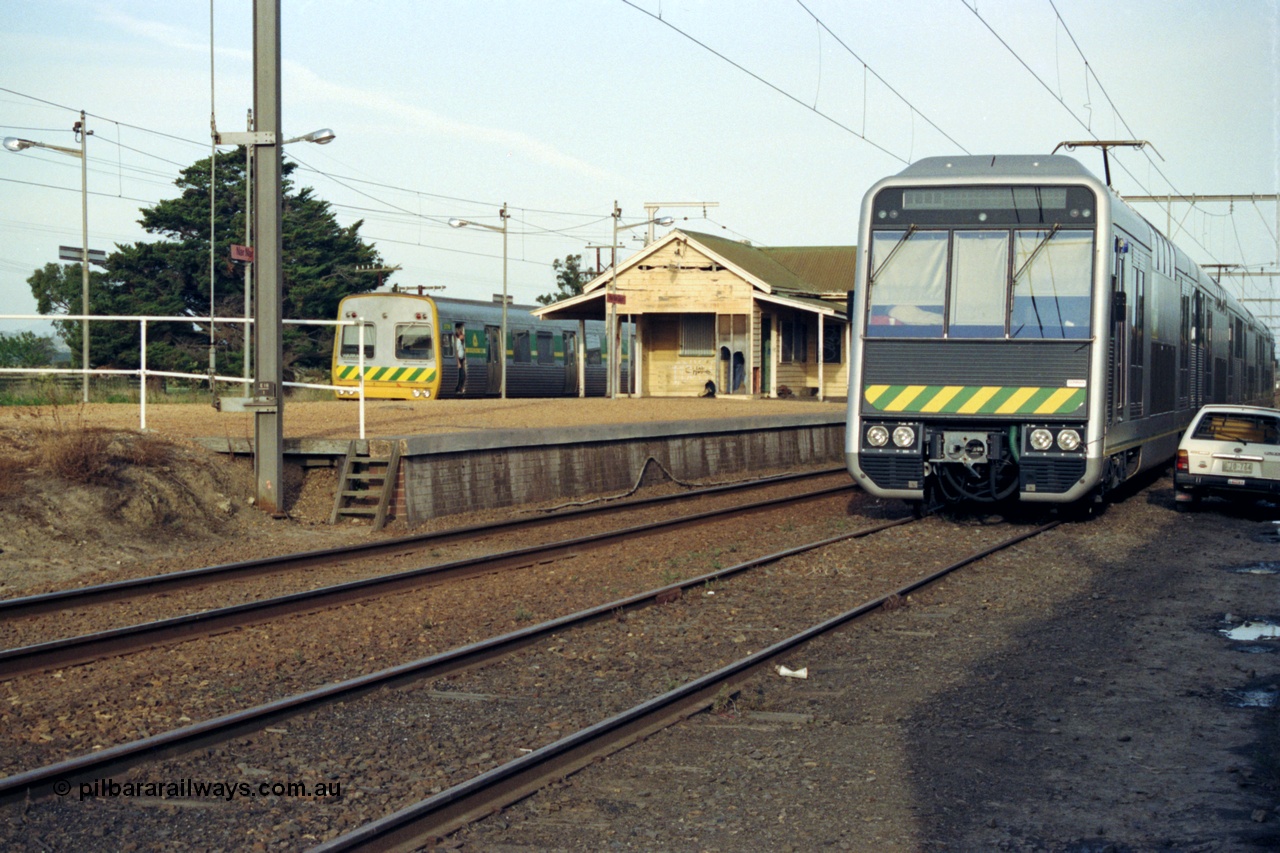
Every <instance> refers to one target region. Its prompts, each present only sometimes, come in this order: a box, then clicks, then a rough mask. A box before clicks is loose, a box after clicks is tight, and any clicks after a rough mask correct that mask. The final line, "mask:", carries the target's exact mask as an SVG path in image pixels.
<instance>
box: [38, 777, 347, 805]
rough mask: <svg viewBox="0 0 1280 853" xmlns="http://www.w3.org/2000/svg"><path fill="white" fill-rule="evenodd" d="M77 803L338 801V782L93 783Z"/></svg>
mask: <svg viewBox="0 0 1280 853" xmlns="http://www.w3.org/2000/svg"><path fill="white" fill-rule="evenodd" d="M53 792H54V793H55V794H57V795H58V796H59V797H65V796H67V795H68V794H70V793H71V792H72V786H71V783H70V782H68V781H66V780H65V779H60V780H58V781H57V782H54V783H53ZM79 794H80V799H81V800H92V799H99V798H105V797H163V798H166V799H183V798H186V799H220V800H226V801H228V802H230V801H231V800H234V799H238V798H243V799H253V798H256V797H312V798H316V797H341V796H342V783H341V782H312V783H307V782H241V781H236V780H234V779H227V780H223V781H206V780H203V779H178V780H175V781H172V782H155V781H145V782H117V781H116V780H114V779H95V780H93V781H92V782H81V783H80V784H79Z"/></svg>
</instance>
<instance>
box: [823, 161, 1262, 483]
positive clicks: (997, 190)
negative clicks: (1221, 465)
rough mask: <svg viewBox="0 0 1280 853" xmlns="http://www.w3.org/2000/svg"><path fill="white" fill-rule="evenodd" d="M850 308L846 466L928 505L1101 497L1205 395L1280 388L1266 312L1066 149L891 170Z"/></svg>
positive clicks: (864, 238) (1174, 431)
mask: <svg viewBox="0 0 1280 853" xmlns="http://www.w3.org/2000/svg"><path fill="white" fill-rule="evenodd" d="M849 318H850V322H851V324H852V339H853V346H852V349H851V354H852V358H851V364H850V373H849V376H850V379H849V398H848V409H849V410H848V426H847V435H846V441H845V459H846V464H847V467H848V469H849V472H850V473H851V474H852V475H853V477H854V480H855V481H856V482H857V483H858V484H859V485H860V486H861V487H863V488H865V489H866V490H867V491H868V492H871V493H872V494H875V495H879V496H883V497H889V498H899V499H904V500H906V501H910V502H917V504H918V505H936V504H940V503H959V502H970V501H977V502H996V501H1003V500H1021V501H1038V502H1057V503H1071V502H1077V501H1082V500H1084V499H1091V500H1097V499H1100V498H1101V497H1102V496H1103V495H1104V494H1105V493H1106V492H1107V491H1109V490H1111V489H1114V488H1115V487H1117V486H1119V485H1120V484H1121V483H1123V482H1124V481H1126V480H1128V479H1129V478H1131V477H1133V476H1134V475H1136V474H1138V473H1139V472H1141V471H1143V470H1146V469H1149V468H1152V467H1155V466H1159V465H1163V464H1165V463H1166V462H1167V461H1168V460H1169V459H1171V458H1172V457H1173V455H1174V453H1175V451H1176V449H1177V444H1178V439H1179V436H1180V434H1181V433H1182V431H1183V430H1184V429H1185V428H1186V426H1187V424H1188V423H1189V422H1190V420H1191V417H1192V415H1193V414H1194V413H1195V412H1196V410H1197V409H1198V408H1199V407H1200V406H1201V405H1203V404H1205V403H1210V402H1240V403H1258V404H1264V405H1271V404H1272V400H1273V397H1274V381H1275V360H1274V350H1273V348H1274V341H1273V340H1272V335H1271V333H1270V332H1269V331H1268V330H1267V328H1266V327H1265V326H1264V325H1263V324H1262V323H1260V322H1259V321H1258V320H1257V319H1256V318H1254V317H1253V316H1252V315H1251V314H1250V313H1249V312H1248V311H1247V310H1245V308H1244V307H1243V306H1242V305H1241V304H1240V303H1239V302H1238V301H1236V300H1235V299H1233V298H1232V297H1231V296H1230V295H1228V294H1227V293H1226V291H1225V290H1224V289H1223V288H1222V287H1221V286H1220V285H1219V284H1218V283H1217V282H1216V281H1214V280H1213V279H1212V278H1210V277H1209V275H1208V274H1206V273H1205V272H1204V270H1202V269H1201V268H1200V267H1198V266H1197V265H1196V264H1195V263H1193V262H1192V261H1191V259H1190V258H1189V257H1188V256H1187V255H1186V254H1185V253H1184V252H1183V251H1181V250H1180V249H1178V247H1176V246H1175V245H1173V243H1171V242H1170V241H1169V240H1168V239H1167V238H1166V237H1165V236H1164V235H1162V234H1160V233H1159V232H1158V231H1157V230H1156V229H1155V228H1154V227H1152V225H1151V224H1150V223H1148V222H1147V221H1146V220H1145V219H1144V218H1143V217H1142V216H1141V215H1139V214H1138V213H1137V212H1136V211H1134V210H1133V209H1132V208H1130V207H1129V206H1128V205H1127V204H1125V203H1124V202H1123V201H1122V200H1121V199H1120V197H1119V196H1118V195H1116V194H1115V193H1114V192H1113V191H1112V190H1111V189H1110V188H1109V187H1108V186H1107V185H1106V184H1104V183H1103V182H1101V181H1099V180H1098V179H1097V178H1096V177H1095V176H1094V175H1093V174H1091V173H1090V172H1089V171H1088V170H1086V169H1085V168H1084V167H1083V166H1082V165H1081V164H1080V163H1079V162H1077V161H1076V160H1075V159H1073V158H1071V157H1066V156H1044V157H1034V156H996V157H990V156H987V157H954V158H940V157H935V158H928V159H924V160H921V161H919V162H918V163H916V164H914V165H912V166H910V167H908V168H907V169H905V170H904V171H902V172H901V173H900V174H898V175H895V176H893V177H890V178H886V179H884V180H882V181H880V182H879V183H877V184H876V185H875V186H873V187H872V188H871V189H870V190H869V191H868V192H867V194H866V196H865V198H864V200H863V203H862V214H861V225H860V229H859V240H858V271H857V275H856V283H855V287H854V289H853V290H852V291H851V292H850V294H849Z"/></svg>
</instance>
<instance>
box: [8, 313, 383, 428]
mask: <svg viewBox="0 0 1280 853" xmlns="http://www.w3.org/2000/svg"><path fill="white" fill-rule="evenodd" d="M0 320H40V321H45V322H64V321H68V320H79V321H81V322H93V323H103V322H126V323H138V324H139V325H140V330H139V331H140V335H139V358H138V369H136V370H124V369H117V368H90V369H89V370H88V371H86V370H85V369H84V368H79V367H0V375H24V374H25V375H34V376H59V375H66V376H85V375H88V376H136V377H137V378H138V429H140V430H145V429H146V428H147V379H148V378H150V377H162V378H166V379H194V380H198V381H204V382H209V383H210V390H211V391H212V390H215V389H216V383H218V382H223V383H227V384H231V385H242V386H248V385H251V384H253V382H254V380H253V379H252V378H248V377H243V376H219V375H217V374H216V373H182V372H177V371H171V370H149V369H148V368H147V325H148V324H149V323H191V324H195V323H197V322H208V321H209V318H204V317H189V316H178V317H163V316H145V317H144V316H119V315H107V314H90V315H87V316H86V315H83V314H54V315H50V314H0ZM363 320H364V318H363V317H357V318H356V319H354V320H285V321H283V322H284V323H285V324H286V325H291V326H353V325H356V324H358V323H361V322H363ZM213 322H214V323H229V324H236V323H239V324H241V325H243V326H244V327H245V340H246V341H247V340H248V339H249V334H248V332H249V326H250V325H251V324H252V323H253V320H252V319H250V318H245V317H233V318H222V317H215V318H213ZM359 349H360V356H359V358H360V360H359V367H360V385H359V389H358V392H357V395H358V396H357V400H358V403H359V406H358V408H359V421H360V430H359V431H360V438H361V439H363V438H365V404H364V403H365V396H364V347H360V348H359ZM284 385H285V387H287V388H314V389H318V390H322V391H337V390H339V388H338V386H336V385H324V384H320V383H315V382H286V383H284ZM246 390H247V389H246Z"/></svg>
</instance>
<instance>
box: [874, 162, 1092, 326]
mask: <svg viewBox="0 0 1280 853" xmlns="http://www.w3.org/2000/svg"><path fill="white" fill-rule="evenodd" d="M1095 218H1096V217H1095V210H1094V196H1093V193H1092V191H1090V190H1089V189H1087V188H1085V187H1063V186H1057V187H1037V186H1023V187H993V186H979V187H941V188H921V187H912V188H902V187H891V188H887V189H885V190H882V191H881V192H880V193H878V194H877V196H876V199H875V202H874V205H873V214H872V223H871V241H870V242H871V251H870V262H869V264H868V270H869V273H868V282H867V284H868V287H869V294H868V298H867V316H866V335H867V336H868V337H915V338H944V337H945V338H1020V339H1026V338H1041V339H1081V338H1088V337H1089V334H1090V328H1089V319H1090V314H1091V308H1092V300H1091V298H1090V293H1091V288H1092V279H1093V268H1092V264H1093V255H1092V249H1093V239H1094V231H1095V228H1094V221H1095Z"/></svg>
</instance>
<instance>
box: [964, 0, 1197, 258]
mask: <svg viewBox="0 0 1280 853" xmlns="http://www.w3.org/2000/svg"><path fill="white" fill-rule="evenodd" d="M1051 2H1052V0H1051ZM960 4H961V5H962V6H964V7H965V8H966V9H968V10H969V11H970V12H971V13H972V14H973V16H974V17H976V18H977V19H978V20H979V21H980V22H981V23H982V25H983V26H984V27H986V28H987V31H988V32H989V33H991V35H992V36H993V37H995V39H996V41H998V42H1000V44H1001V45H1003V46H1004V48H1005V50H1007V51H1009V53H1010V55H1012V56H1013V58H1014V59H1016V60H1017V61H1018V64H1020V65H1021V66H1022V67H1023V68H1024V69H1025V70H1026V72H1027V73H1028V74H1030V75H1031V76H1032V77H1033V78H1034V79H1035V81H1036V82H1037V83H1039V84H1040V86H1041V87H1042V88H1043V89H1044V90H1045V91H1046V92H1048V93H1049V96H1050V97H1052V98H1053V99H1054V100H1055V101H1057V102H1058V103H1059V104H1060V105H1061V106H1062V108H1063V109H1064V110H1066V111H1067V113H1068V114H1069V115H1070V116H1071V117H1072V118H1073V119H1075V120H1076V123H1077V124H1079V125H1080V126H1081V127H1082V128H1083V129H1084V131H1085V132H1086V133H1088V134H1089V136H1091V137H1093V139H1094V140H1097V141H1101V140H1099V138H1098V135H1097V134H1096V133H1094V132H1093V130H1092V129H1091V128H1090V127H1089V124H1088V123H1086V122H1085V121H1084V120H1083V119H1081V118H1080V116H1078V115H1076V112H1075V110H1073V109H1072V108H1071V106H1070V105H1069V104H1068V103H1067V102H1066V100H1065V99H1064V98H1063V97H1062V96H1061V95H1059V94H1058V93H1057V92H1054V91H1053V88H1052V87H1051V86H1050V85H1049V84H1048V83H1046V82H1045V81H1044V78H1042V77H1041V76H1040V75H1039V74H1037V73H1036V71H1035V69H1033V68H1032V67H1031V66H1030V65H1029V64H1028V63H1027V61H1026V60H1025V59H1023V58H1022V56H1021V55H1020V54H1019V53H1018V52H1017V51H1016V50H1014V49H1013V46H1012V45H1011V44H1009V42H1008V41H1006V40H1005V39H1004V37H1003V36H1001V35H1000V33H998V32H996V29H995V27H993V26H992V25H991V24H990V23H989V22H988V21H987V19H986V18H984V17H982V14H981V13H980V12H979V11H978V9H977V6H976V4H975V5H973V6H970V5H969V2H968V0H960ZM1054 12H1055V13H1056V12H1057V9H1056V8H1055V9H1054ZM1059 20H1061V18H1059ZM1063 27H1064V29H1065V28H1066V24H1065V23H1064V24H1063ZM1067 33H1068V35H1070V30H1068V31H1067ZM1072 42H1073V43H1074V42H1075V38H1074V37H1072ZM1077 49H1079V48H1078V46H1077ZM1081 56H1082V57H1083V53H1082V54H1081ZM1086 61H1087V60H1086ZM1094 80H1095V81H1097V76H1096V75H1094ZM1098 87H1099V89H1101V88H1102V84H1101V82H1100V81H1099V82H1098ZM1104 95H1105V90H1104ZM1108 103H1110V98H1109V97H1108ZM1122 120H1123V119H1122ZM1127 128H1128V125H1126V129H1127ZM1130 133H1132V131H1130ZM1116 165H1118V166H1119V167H1120V169H1121V170H1123V171H1124V172H1125V174H1127V175H1128V176H1129V177H1130V178H1131V179H1132V180H1133V182H1134V183H1135V184H1137V185H1138V186H1139V187H1141V188H1142V189H1143V191H1144V192H1145V194H1146V195H1155V193H1152V192H1151V190H1150V189H1148V188H1147V186H1146V185H1145V184H1144V183H1143V182H1142V180H1141V179H1140V178H1139V177H1138V176H1137V175H1135V174H1134V173H1133V171H1132V170H1131V169H1130V168H1129V167H1128V166H1127V165H1125V163H1124V161H1123V160H1120V159H1119V158H1117V159H1116ZM1156 171H1159V168H1158V167H1157V169H1156ZM1161 175H1162V176H1163V173H1161ZM1165 180H1166V181H1168V178H1167V177H1166V178H1165ZM1170 186H1171V187H1172V186H1173V184H1172V183H1170ZM1183 233H1185V234H1186V235H1187V238H1188V239H1189V240H1191V241H1192V242H1193V243H1195V244H1196V245H1197V246H1199V247H1200V248H1201V249H1202V250H1204V252H1205V253H1206V254H1207V255H1208V256H1209V257H1211V258H1212V257H1214V254H1213V252H1212V251H1211V250H1210V249H1209V248H1208V247H1206V246H1205V245H1204V243H1202V242H1201V241H1200V240H1199V239H1198V238H1197V237H1196V236H1195V235H1194V234H1192V233H1190V232H1189V231H1184V232H1183ZM1170 236H1172V235H1170Z"/></svg>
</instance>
